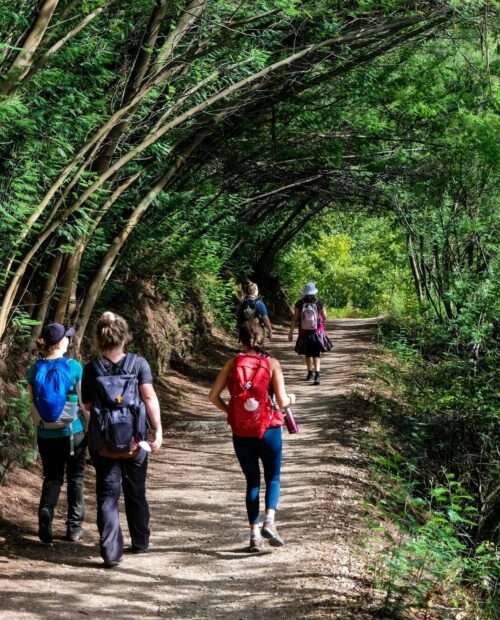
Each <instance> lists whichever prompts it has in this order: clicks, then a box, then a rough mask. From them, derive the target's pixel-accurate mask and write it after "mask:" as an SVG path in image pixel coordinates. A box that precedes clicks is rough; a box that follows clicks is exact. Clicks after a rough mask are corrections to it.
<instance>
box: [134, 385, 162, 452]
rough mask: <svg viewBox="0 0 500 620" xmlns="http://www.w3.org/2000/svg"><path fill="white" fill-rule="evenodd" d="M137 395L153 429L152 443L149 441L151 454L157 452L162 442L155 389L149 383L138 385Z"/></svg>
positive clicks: (158, 406) (158, 405)
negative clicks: (139, 396)
mask: <svg viewBox="0 0 500 620" xmlns="http://www.w3.org/2000/svg"><path fill="white" fill-rule="evenodd" d="M139 394H140V395H141V398H142V400H143V402H144V404H145V406H146V413H147V414H148V418H149V421H150V422H151V425H152V427H153V441H150V445H151V450H152V452H158V450H159V449H160V447H161V444H162V441H163V437H162V427H161V417H160V403H159V401H158V396H156V392H155V389H154V387H153V386H152V385H151V383H143V384H142V385H140V386H139Z"/></svg>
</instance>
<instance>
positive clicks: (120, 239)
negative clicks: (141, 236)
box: [73, 131, 208, 355]
mask: <svg viewBox="0 0 500 620" xmlns="http://www.w3.org/2000/svg"><path fill="white" fill-rule="evenodd" d="M207 135H208V132H203V131H200V132H199V133H198V135H197V136H196V137H195V138H194V139H193V140H192V142H191V143H190V144H189V145H188V146H187V147H186V149H185V150H184V152H183V153H182V154H181V155H179V157H178V158H177V161H176V162H175V164H174V165H172V166H171V167H170V168H169V169H168V170H167V172H166V173H165V174H164V175H163V176H162V177H160V178H159V179H158V180H157V181H156V183H155V184H154V185H153V187H151V189H150V190H149V192H148V193H147V194H146V196H145V197H144V198H143V199H142V200H141V202H140V203H139V204H138V205H137V207H136V208H135V209H134V211H133V212H132V214H131V215H130V217H129V219H128V220H127V223H126V224H125V226H124V228H123V229H122V230H121V232H120V233H119V234H118V235H117V236H116V237H115V238H114V240H113V242H112V244H111V247H110V249H109V250H108V252H107V254H106V256H105V257H104V258H103V260H102V262H101V265H100V267H99V269H98V270H97V272H96V274H95V276H94V279H93V280H92V282H91V283H90V286H89V288H88V290H87V294H86V296H85V301H84V302H83V305H82V309H81V312H80V317H79V321H78V333H77V335H76V336H75V338H74V341H73V352H74V354H75V355H78V353H79V350H80V344H81V339H82V337H83V334H84V333H85V330H86V328H87V325H88V323H89V320H90V317H91V315H92V311H93V309H94V306H95V303H96V301H97V299H98V297H99V295H100V293H101V291H102V289H103V287H104V285H105V284H106V282H107V280H108V279H109V277H110V276H111V274H112V272H113V271H114V269H115V267H116V265H117V263H118V258H119V253H120V251H121V249H122V248H123V246H124V245H125V243H126V241H127V239H128V238H129V237H130V235H131V233H132V231H133V230H134V228H135V227H136V226H137V224H138V223H139V222H140V220H141V219H142V217H143V216H144V214H145V213H146V211H147V210H148V208H149V207H150V205H151V203H152V202H153V201H154V200H155V199H156V198H157V196H158V195H159V194H160V192H162V191H163V190H164V189H165V187H166V186H167V185H168V184H170V182H171V181H172V179H173V178H174V177H175V175H176V174H177V173H178V172H179V170H180V169H181V168H182V167H183V166H184V165H185V164H186V160H187V158H188V157H189V156H190V155H191V154H192V153H193V152H194V151H195V150H196V148H198V146H199V145H200V144H201V143H202V142H203V140H204V139H205V138H206V136H207Z"/></svg>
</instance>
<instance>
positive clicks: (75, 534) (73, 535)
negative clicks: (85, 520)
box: [64, 527, 83, 542]
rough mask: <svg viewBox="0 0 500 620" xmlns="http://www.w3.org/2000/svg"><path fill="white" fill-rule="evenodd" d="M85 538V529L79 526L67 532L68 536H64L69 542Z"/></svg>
mask: <svg viewBox="0 0 500 620" xmlns="http://www.w3.org/2000/svg"><path fill="white" fill-rule="evenodd" d="M82 538H83V530H82V528H81V527H80V528H78V529H77V530H71V532H69V531H68V532H67V533H66V536H65V537H64V539H65V540H68V541H69V542H80V540H82Z"/></svg>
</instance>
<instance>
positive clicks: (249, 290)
mask: <svg viewBox="0 0 500 620" xmlns="http://www.w3.org/2000/svg"><path fill="white" fill-rule="evenodd" d="M245 292H246V294H247V295H258V294H259V287H258V286H257V285H256V284H255V282H250V280H249V281H248V282H247V284H246V286H245Z"/></svg>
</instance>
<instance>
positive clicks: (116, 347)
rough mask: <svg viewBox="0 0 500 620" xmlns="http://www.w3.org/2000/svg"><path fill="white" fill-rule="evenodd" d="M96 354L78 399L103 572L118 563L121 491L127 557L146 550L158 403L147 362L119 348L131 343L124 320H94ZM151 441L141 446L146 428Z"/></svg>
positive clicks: (109, 317)
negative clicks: (84, 416) (85, 414)
mask: <svg viewBox="0 0 500 620" xmlns="http://www.w3.org/2000/svg"><path fill="white" fill-rule="evenodd" d="M95 340H96V344H97V348H98V350H99V355H98V356H97V357H95V358H93V359H92V360H91V362H89V363H88V364H86V366H85V368H84V369H83V377H82V400H83V403H84V407H85V408H86V409H87V410H88V411H89V412H90V422H89V451H90V456H91V458H92V462H93V464H94V467H95V470H96V494H97V528H98V530H99V536H100V538H99V547H100V552H101V556H102V558H103V560H104V567H105V568H113V567H114V566H117V565H118V564H120V562H121V561H122V559H123V534H122V530H121V527H120V516H119V512H118V500H119V498H120V492H121V488H123V495H124V498H125V513H126V516H127V523H128V529H129V532H130V538H131V542H132V545H131V548H130V551H131V552H132V553H145V552H146V551H148V548H149V536H150V530H149V506H148V502H147V499H146V473H147V463H148V458H147V457H148V452H149V451H151V452H153V453H154V452H158V450H159V449H160V447H161V444H162V426H161V419H160V405H159V403H158V398H157V396H156V393H155V390H154V388H153V376H152V374H151V370H150V367H149V364H148V363H147V361H146V360H145V359H144V358H143V357H140V356H139V355H135V354H133V353H126V352H125V348H126V346H127V345H128V343H129V342H130V340H131V336H130V334H129V331H128V325H127V322H126V321H125V319H124V318H123V317H121V316H119V315H117V314H114V313H113V312H105V313H104V314H103V315H102V317H101V318H100V319H99V321H98V322H97V326H96V331H95ZM148 420H149V423H150V425H151V427H152V440H151V441H150V443H149V444H148V443H147V424H148Z"/></svg>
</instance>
